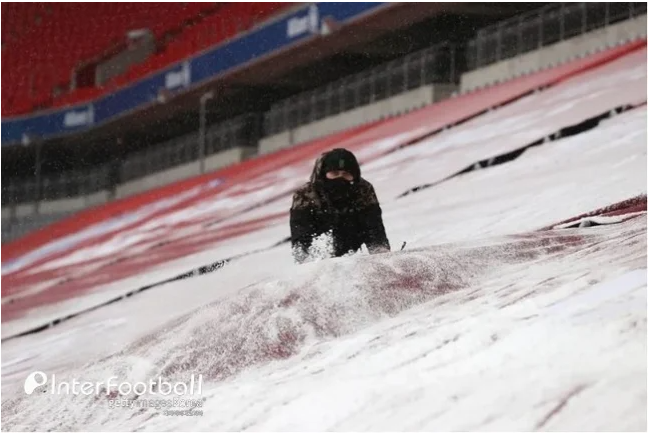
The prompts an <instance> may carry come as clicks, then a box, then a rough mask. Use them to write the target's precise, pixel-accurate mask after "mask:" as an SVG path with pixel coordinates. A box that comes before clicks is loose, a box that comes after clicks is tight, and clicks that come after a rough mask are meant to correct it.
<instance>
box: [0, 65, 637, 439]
mask: <svg viewBox="0 0 649 439" xmlns="http://www.w3.org/2000/svg"><path fill="white" fill-rule="evenodd" d="M645 56H646V55H645ZM640 64H641V65H642V68H643V69H640V70H639V69H637V68H636V67H637V65H638V60H635V61H634V60H631V61H629V59H628V58H625V59H624V60H622V61H620V62H618V63H617V64H614V63H611V64H610V65H607V66H605V67H604V68H603V69H602V70H600V71H599V74H587V75H584V76H582V77H579V78H576V79H574V80H572V81H567V82H564V83H562V84H560V85H558V86H556V87H552V88H550V89H548V90H546V91H544V92H542V93H538V94H535V95H532V96H528V97H526V98H524V99H519V100H517V101H515V102H513V103H511V104H509V105H507V106H505V107H503V108H500V109H496V110H494V111H492V112H490V113H487V114H485V115H482V116H479V117H476V118H474V119H472V120H471V121H469V122H466V123H464V124H461V125H459V126H457V127H454V128H452V129H450V130H448V131H445V132H442V133H439V134H437V135H435V136H432V137H430V138H427V139H424V140H422V141H420V142H418V143H416V144H414V145H411V146H409V147H407V148H404V149H401V150H397V151H394V152H392V153H390V154H387V155H385V156H384V157H382V158H378V159H375V160H372V161H370V162H368V163H367V164H366V165H365V166H364V167H363V174H364V176H365V177H366V178H367V179H368V180H370V181H371V182H372V183H373V184H374V186H375V189H376V191H377V194H378V196H379V199H380V200H381V202H382V207H383V211H384V221H385V225H386V230H387V233H388V237H389V238H390V241H391V244H392V246H393V249H395V250H398V248H399V247H400V244H401V242H402V241H407V242H408V245H407V247H406V250H404V251H395V252H393V253H390V254H382V255H375V256H369V255H365V254H360V255H354V256H352V257H345V258H338V259H334V260H324V261H316V262H311V263H308V264H305V265H301V266H295V265H294V264H293V262H292V260H291V256H290V250H289V248H288V246H286V245H284V246H279V247H273V248H270V246H271V245H272V244H274V243H276V242H278V241H280V240H281V239H283V238H284V237H286V236H287V233H288V226H287V224H286V221H285V220H279V221H276V222H270V223H269V225H268V226H267V227H265V228H262V229H260V230H257V231H255V232H252V233H249V234H245V235H242V236H237V237H233V238H230V239H228V240H226V241H225V242H224V243H222V244H220V245H219V246H218V247H215V248H213V249H207V250H204V251H201V252H200V253H198V254H195V255H191V256H187V257H185V258H182V259H178V260H175V261H171V262H169V263H167V264H165V265H163V266H160V267H157V268H155V269H152V270H151V271H144V272H142V273H139V274H138V275H137V276H133V277H129V278H126V279H122V280H120V281H119V282H115V283H113V284H109V285H105V286H102V287H98V288H97V289H96V290H97V291H95V292H94V293H93V294H90V295H87V296H83V297H82V298H77V299H74V300H70V301H63V302H59V303H57V304H54V305H49V306H45V307H42V308H40V309H36V310H34V311H32V312H30V313H29V314H28V315H26V316H24V317H22V318H20V319H18V320H15V321H10V322H7V323H3V326H2V329H3V332H4V331H10V332H11V331H14V332H17V331H18V330H19V329H21V328H27V327H30V325H34V324H35V323H38V322H43V321H47V319H48V318H51V317H52V316H56V315H63V314H60V313H63V312H65V311H69V310H70V309H71V308H72V307H76V309H78V310H81V309H84V307H88V306H92V305H94V304H96V303H101V301H105V300H109V299H110V298H112V297H116V296H118V295H120V294H123V293H124V292H126V291H128V290H130V289H133V288H136V287H138V286H141V285H142V284H143V283H144V282H151V281H155V280H159V279H160V278H163V277H169V276H171V275H174V274H177V273H180V272H183V271H185V270H187V269H190V268H193V267H195V266H197V265H202V264H204V263H205V262H206V261H213V260H218V259H220V258H223V257H227V256H232V255H235V254H242V253H245V252H247V251H250V250H257V249H263V248H267V249H266V250H263V251H260V252H258V253H255V254H251V255H248V256H244V257H242V258H240V259H237V260H234V261H233V262H231V263H230V264H227V265H226V266H225V267H224V268H222V269H221V270H219V271H216V272H214V273H211V274H208V275H205V276H201V277H195V278H191V279H186V280H183V281H182V282H177V283H171V284H167V285H163V286H161V287H158V288H155V289H152V290H149V291H146V292H143V293H141V294H138V295H134V296H133V297H130V298H128V299H125V300H123V301H121V302H117V303H115V304H112V305H109V306H105V307H101V308H99V309H97V310H94V311H92V312H89V313H86V314H82V315H80V316H78V317H75V318H73V319H71V320H69V321H66V322H63V323H61V324H60V325H57V326H54V327H52V328H50V329H47V330H45V331H42V332H39V333H36V334H33V335H29V336H24V337H20V338H17V339H13V340H9V341H6V342H3V349H2V351H3V352H2V353H3V356H2V390H3V392H2V394H3V396H2V428H3V430H48V429H52V430H111V431H112V430H180V431H185V430H219V431H221V430H224V431H231V430H250V431H258V430H282V431H319V430H333V431H360V430H390V431H401V430H492V431H496V430H497V431H501V430H562V431H565V430H615V431H619V430H646V428H647V419H646V413H647V405H646V401H647V381H646V376H647V344H646V330H647V328H646V310H647V297H646V290H647V286H646V278H647V267H646V254H647V247H646V214H645V213H642V214H640V215H629V216H625V217H623V218H620V219H619V220H620V222H613V220H612V218H614V217H607V218H610V219H611V220H610V222H611V223H610V224H606V225H601V226H597V227H592V228H576V229H561V230H551V231H543V232H540V231H538V229H540V228H542V227H546V226H548V225H550V224H554V223H556V222H559V221H562V220H565V219H566V218H571V217H573V216H576V215H579V214H581V213H585V212H589V211H592V210H595V209H598V208H601V207H604V206H606V205H609V204H612V203H615V202H618V201H621V200H624V199H627V198H630V197H633V196H636V195H640V194H645V193H646V187H647V181H646V175H647V167H646V144H647V133H646V120H647V113H646V106H641V107H639V108H637V109H634V110H630V111H627V112H625V113H622V114H620V115H616V116H614V117H612V118H610V119H607V120H605V121H603V122H602V123H600V125H598V126H597V127H596V128H593V129H591V130H589V131H586V132H583V133H581V134H578V135H575V136H572V137H567V138H564V139H560V140H557V141H553V142H549V143H544V144H542V145H539V146H536V147H533V148H531V149H529V150H528V151H526V152H525V153H524V154H523V155H522V156H520V157H519V158H517V159H516V160H514V161H512V162H509V163H505V164H502V165H498V166H494V167H490V168H486V169H482V170H479V171H475V172H470V173H466V174H463V175H460V176H457V177H454V178H452V179H449V180H446V181H442V180H444V179H445V178H446V177H448V176H450V175H452V174H454V173H455V172H456V171H458V170H460V169H462V168H464V167H465V166H467V165H469V164H471V163H473V162H474V161H476V160H482V159H486V158H489V157H492V156H493V155H494V154H496V153H503V152H507V151H511V150H513V149H516V148H519V147H521V146H524V145H525V144H527V143H528V142H531V141H534V140H537V139H538V138H539V136H540V137H544V136H546V135H549V134H552V133H554V132H556V131H557V130H558V129H560V128H562V127H564V126H566V124H574V123H578V122H581V121H583V120H584V119H585V118H588V117H592V116H595V115H597V114H601V113H603V112H605V111H607V110H610V109H611V108H612V107H615V106H618V105H621V104H624V103H637V102H638V100H640V101H642V98H643V99H644V100H645V101H646V86H641V82H643V81H646V58H645V61H644V64H643V63H640ZM625 72H626V73H625ZM625 75H626V76H625ZM609 76H610V77H612V78H614V79H615V80H612V79H611V80H607V79H606V78H608V77H609ZM620 84H624V87H620ZM627 86H628V89H627V88H626V87H627ZM620 90H625V91H623V92H619V91H620ZM626 90H628V91H626ZM618 92H619V93H618ZM568 104H569V105H568ZM551 108H554V109H556V111H555V112H546V110H547V109H551ZM535 109H539V111H538V112H537V111H535ZM495 122H498V123H495ZM532 125H537V128H538V129H537V130H535V131H532V132H528V127H530V126H532ZM395 138H396V137H395ZM392 140H393V139H388V140H387V141H385V140H381V141H379V142H380V144H378V143H377V144H376V147H377V148H378V149H377V150H376V151H379V150H380V151H381V152H385V151H390V150H391V149H392V146H393V145H392V144H391V141H392ZM374 145H375V144H368V145H367V147H366V148H365V149H364V151H365V152H364V154H368V157H369V156H371V154H372V153H373V146H374ZM376 151H374V152H376ZM308 173H309V169H308V166H305V164H298V165H294V166H292V167H290V168H287V169H286V170H284V171H283V172H282V173H280V175H276V176H275V177H276V178H277V179H279V180H277V181H278V182H279V183H281V184H280V185H278V186H271V185H270V184H269V183H268V180H267V179H265V178H264V177H261V178H259V179H255V180H254V181H251V182H250V184H249V185H248V187H246V188H243V189H245V190H242V188H241V187H237V188H233V189H232V190H230V191H229V192H226V193H225V194H221V195H219V196H217V197H215V198H208V199H205V200H203V201H201V202H199V203H197V204H195V205H192V206H189V207H187V208H183V209H182V210H178V211H177V212H176V213H173V214H171V215H165V216H157V217H155V218H152V220H151V221H150V222H146V223H144V224H142V225H141V226H138V228H137V230H136V231H135V232H133V230H132V229H130V230H127V229H124V230H125V232H124V233H123V234H119V233H118V234H117V235H115V237H114V241H111V244H107V242H103V243H99V244H98V246H97V248H94V250H93V247H90V248H85V249H81V250H78V252H72V253H70V254H68V255H67V256H65V255H64V256H62V257H61V258H58V259H52V260H50V261H49V262H48V263H50V264H52V266H57V267H64V266H69V265H70V264H72V263H74V262H76V261H79V260H89V259H90V260H91V259H92V258H94V257H99V256H101V255H106V254H110V250H111V245H114V247H113V249H114V250H113V251H114V252H117V251H119V252H123V251H125V250H124V249H128V248H131V249H132V248H133V243H129V241H130V240H134V241H136V240H139V239H142V240H146V239H149V238H150V237H151V235H150V233H153V232H155V233H168V234H170V235H173V234H174V233H175V232H174V231H173V230H174V229H173V226H174V225H175V224H178V223H180V222H188V223H189V224H190V227H191V223H192V222H193V221H197V222H196V223H194V224H200V223H199V222H198V221H199V219H201V218H208V217H210V215H213V214H214V212H221V210H220V209H226V210H227V209H234V210H236V209H237V208H240V207H245V206H250V205H253V204H255V203H257V202H258V201H259V200H261V199H264V198H265V197H270V196H274V195H277V194H281V193H282V192H283V191H285V190H286V189H287V188H290V187H291V186H292V185H294V184H295V183H296V182H299V181H300V180H304V179H306V178H307V177H308ZM262 183H263V184H262ZM429 183H438V184H435V185H432V186H431V187H429V188H427V189H424V190H421V191H419V192H415V193H412V194H410V195H407V196H404V197H400V198H399V197H398V196H399V195H400V194H402V193H404V192H405V191H407V190H409V189H411V188H413V187H415V186H418V185H421V184H429ZM289 205H290V197H289V196H285V197H281V198H280V199H278V200H277V201H274V202H271V203H269V204H267V205H264V206H261V207H258V208H255V209H252V210H250V211H249V212H247V213H243V214H240V215H237V216H236V217H235V218H233V219H230V220H226V221H224V223H223V224H226V225H227V224H228V223H236V222H238V221H245V220H252V219H258V218H263V217H265V216H267V215H271V214H274V213H278V212H282V211H286V210H287V209H288V206H289ZM622 220H624V221H622ZM203 221H204V220H203ZM188 230H191V229H190V228H185V229H181V231H180V232H177V233H179V234H182V233H189V232H188ZM140 233H141V235H140ZM122 243H127V244H125V246H122V245H121V244H122ZM135 244H136V243H135ZM93 252H95V253H93ZM35 254H36V255H38V253H35ZM33 258H35V256H34V255H31V256H30V259H29V260H28V262H29V263H31V262H33ZM27 265H28V264H27V262H25V264H24V266H27ZM41 268H42V266H38V265H35V266H34V267H33V269H34V270H39V269H41ZM4 273H5V271H4V267H3V274H4ZM186 365H189V369H186V370H183V368H184V367H185V366H186ZM35 370H42V371H46V372H47V373H56V374H57V378H61V379H63V378H65V377H68V378H73V377H76V378H83V379H91V378H96V379H104V380H105V379H106V378H107V377H109V376H111V375H119V376H120V377H121V378H123V379H127V380H140V379H142V378H143V377H145V378H149V377H154V376H158V374H162V375H164V376H168V377H171V378H174V379H178V380H186V379H187V376H188V374H189V373H192V372H193V373H202V374H203V375H204V378H205V384H204V388H203V394H202V397H204V398H205V401H204V405H203V407H202V410H203V412H204V413H203V416H196V417H179V416H163V415H162V412H161V411H160V410H159V409H153V408H149V409H143V410H136V409H132V408H130V409H129V408H109V406H108V403H109V400H108V399H106V398H101V397H100V398H94V397H88V396H73V395H63V396H62V395H52V394H50V393H38V394H33V395H29V396H27V395H25V394H24V393H23V388H22V384H23V380H24V378H25V376H26V375H27V374H28V373H30V372H32V371H35Z"/></svg>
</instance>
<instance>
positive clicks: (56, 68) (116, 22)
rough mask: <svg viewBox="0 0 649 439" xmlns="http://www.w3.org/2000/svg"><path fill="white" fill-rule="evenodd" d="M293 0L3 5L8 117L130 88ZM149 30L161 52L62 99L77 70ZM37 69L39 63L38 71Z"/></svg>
mask: <svg viewBox="0 0 649 439" xmlns="http://www.w3.org/2000/svg"><path fill="white" fill-rule="evenodd" d="M290 5H291V4H290V3H222V4H220V3H102V2H100V3H91V2H87V3H85V2H84V3H2V15H3V20H2V21H3V23H2V24H3V26H2V65H3V67H4V68H3V69H2V83H3V84H4V85H5V87H3V93H2V115H3V116H8V115H18V114H23V113H29V112H30V111H33V109H35V108H42V107H43V106H48V105H52V104H53V105H54V106H58V105H63V106H65V105H71V104H74V103H78V102H81V101H83V100H88V99H90V98H93V97H97V96H99V95H100V94H101V93H102V92H103V91H105V90H111V89H112V88H114V87H120V86H124V85H126V84H128V83H130V82H132V81H134V80H136V79H138V78H141V77H142V76H144V75H146V74H148V73H151V72H152V71H155V70H157V69H160V68H164V67H166V66H168V65H169V64H172V63H174V62H176V61H179V60H181V59H183V58H186V57H188V56H190V55H192V54H193V53H195V52H196V51H198V50H202V49H205V48H207V47H209V46H211V45H214V44H216V43H219V42H221V41H224V40H226V39H228V38H231V37H232V36H234V35H236V34H237V33H238V32H242V31H245V30H247V29H249V28H250V27H251V26H253V25H254V24H256V23H259V22H260V21H262V20H264V19H266V18H268V17H269V16H270V15H272V14H274V13H276V12H277V11H279V10H281V9H285V8H287V7H288V6H290ZM143 28H148V29H150V30H151V32H152V33H153V34H154V36H155V37H156V39H157V41H160V40H162V39H163V37H164V36H165V35H168V34H171V33H174V32H175V33H176V36H175V38H174V39H173V40H172V41H171V42H170V43H169V44H168V45H167V46H165V47H161V50H162V52H161V53H158V54H156V55H153V56H152V57H150V58H149V59H148V60H147V61H145V62H144V63H142V64H139V65H135V66H132V68H131V69H129V70H128V71H127V72H125V73H124V74H122V75H120V77H118V78H114V80H112V81H110V82H109V84H107V85H106V86H105V87H102V88H94V87H93V90H92V91H90V90H88V89H87V88H84V89H80V90H75V91H72V92H67V93H65V90H63V91H64V94H63V95H62V96H58V97H56V98H55V96H56V94H57V93H56V92H55V88H56V87H57V86H63V88H64V89H69V83H70V80H71V77H72V75H73V72H74V71H75V69H76V68H78V67H79V66H81V65H83V64H84V63H87V62H91V61H99V60H101V59H102V57H104V56H105V55H106V54H107V53H110V51H111V50H113V51H114V50H115V49H116V47H119V46H121V47H125V45H126V41H127V32H128V31H130V30H134V29H143ZM35 66H37V68H34V67H35Z"/></svg>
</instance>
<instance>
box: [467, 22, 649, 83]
mask: <svg viewBox="0 0 649 439" xmlns="http://www.w3.org/2000/svg"><path fill="white" fill-rule="evenodd" d="M646 36H647V16H646V15H643V16H640V17H636V18H633V19H630V20H626V21H622V22H620V23H616V24H614V25H611V26H609V27H606V28H602V29H596V30H594V31H592V32H589V33H587V34H584V35H580V36H577V37H574V38H571V39H569V40H565V41H561V42H559V43H556V44H553V45H551V46H547V47H543V48H541V49H539V50H535V51H533V52H528V53H525V54H522V55H519V56H517V57H515V58H511V59H507V60H504V61H499V62H496V63H494V64H491V65H488V66H486V67H482V68H480V69H477V70H473V71H470V72H467V73H465V74H463V75H462V78H461V80H460V88H461V91H462V92H467V91H471V90H474V89H477V88H481V87H485V86H488V85H492V84H497V83H499V82H504V81H507V80H510V79H512V78H516V77H518V76H522V75H526V74H530V73H533V72H536V71H538V70H543V69H546V68H549V67H553V66H556V65H559V64H562V63H564V62H567V61H570V60H572V59H575V58H577V57H582V56H585V55H589V54H593V53H596V52H599V51H601V50H605V49H607V48H610V47H614V46H617V45H619V44H623V43H626V42H629V41H633V40H636V39H638V38H646Z"/></svg>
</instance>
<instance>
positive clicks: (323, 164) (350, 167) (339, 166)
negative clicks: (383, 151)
mask: <svg viewBox="0 0 649 439" xmlns="http://www.w3.org/2000/svg"><path fill="white" fill-rule="evenodd" d="M332 170H344V171H347V172H349V173H350V174H352V176H354V181H355V182H357V183H358V182H359V181H360V180H361V167H360V165H359V164H358V160H356V156H354V154H353V153H352V152H351V151H348V150H346V149H344V148H336V149H332V150H331V151H327V152H325V153H323V154H322V155H321V156H320V157H318V159H317V160H316V161H315V165H314V167H313V172H312V173H311V179H310V181H311V183H318V182H320V181H322V180H324V178H325V175H326V173H327V172H329V171H332Z"/></svg>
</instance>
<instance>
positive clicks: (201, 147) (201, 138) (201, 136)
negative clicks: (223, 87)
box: [198, 91, 214, 174]
mask: <svg viewBox="0 0 649 439" xmlns="http://www.w3.org/2000/svg"><path fill="white" fill-rule="evenodd" d="M213 97H214V93H213V92H211V91H208V92H207V93H205V94H203V95H202V96H201V99H200V108H199V115H198V117H199V132H198V160H199V162H200V172H201V174H204V173H205V128H206V124H207V120H206V115H205V112H206V108H205V107H206V104H207V101H209V100H210V99H212V98H213Z"/></svg>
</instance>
